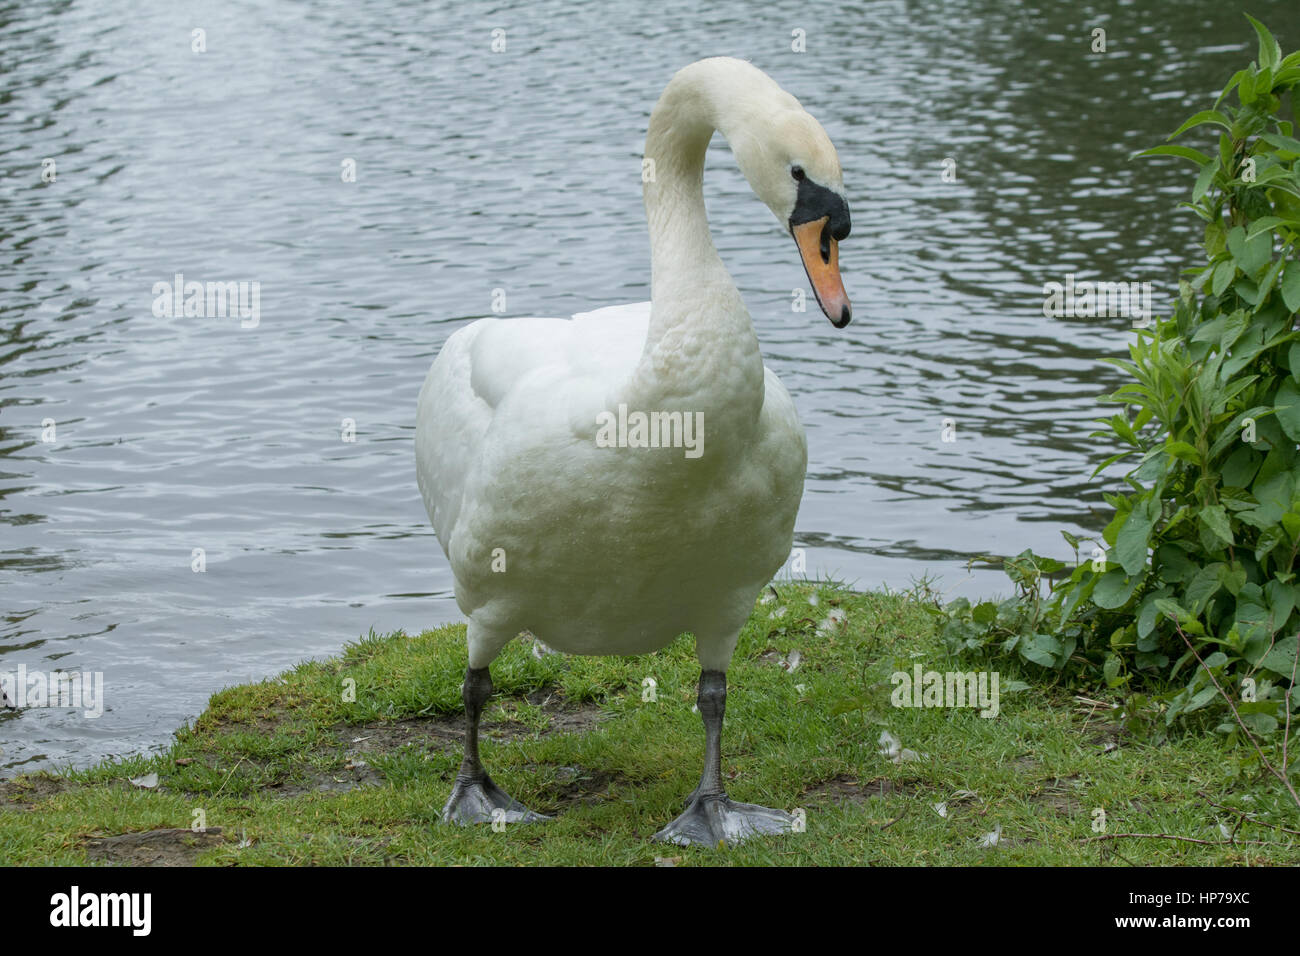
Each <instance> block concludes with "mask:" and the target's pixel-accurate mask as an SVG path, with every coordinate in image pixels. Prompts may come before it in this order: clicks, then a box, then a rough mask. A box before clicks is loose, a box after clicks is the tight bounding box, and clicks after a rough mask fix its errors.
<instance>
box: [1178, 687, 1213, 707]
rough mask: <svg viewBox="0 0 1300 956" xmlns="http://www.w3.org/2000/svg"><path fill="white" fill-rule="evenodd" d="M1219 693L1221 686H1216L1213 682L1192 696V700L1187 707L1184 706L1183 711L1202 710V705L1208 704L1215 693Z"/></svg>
mask: <svg viewBox="0 0 1300 956" xmlns="http://www.w3.org/2000/svg"><path fill="white" fill-rule="evenodd" d="M1218 693H1219V688H1217V687H1215V686H1214V685H1213V684H1211V685H1210V686H1209V687H1206V688H1204V689H1202V690H1201V691H1200V692H1198V693H1197V694H1196V696H1194V697H1193V698H1192V700H1191V702H1190V703H1189V704H1188V705H1187V706H1186V707H1184V708H1183V713H1184V714H1190V713H1191V712H1192V711H1194V710H1200V709H1201V708H1202V707H1204V706H1205V705H1206V704H1208V703H1209V702H1210V701H1212V700H1213V699H1214V697H1215V695H1216V694H1218Z"/></svg>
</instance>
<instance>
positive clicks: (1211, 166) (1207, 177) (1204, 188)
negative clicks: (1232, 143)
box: [1192, 161, 1219, 209]
mask: <svg viewBox="0 0 1300 956" xmlns="http://www.w3.org/2000/svg"><path fill="white" fill-rule="evenodd" d="M1218 171H1219V166H1218V164H1217V163H1215V162H1213V161H1211V162H1208V163H1206V164H1205V165H1204V166H1202V167H1201V171H1200V173H1199V174H1198V175H1197V177H1196V183H1195V184H1194V185H1193V186H1192V202H1200V200H1201V197H1202V196H1204V195H1205V194H1206V193H1207V192H1208V191H1209V189H1210V184H1211V183H1213V182H1214V174H1215V173H1216V172H1218ZM1192 208H1193V209H1195V208H1196V207H1194V206H1193V207H1192Z"/></svg>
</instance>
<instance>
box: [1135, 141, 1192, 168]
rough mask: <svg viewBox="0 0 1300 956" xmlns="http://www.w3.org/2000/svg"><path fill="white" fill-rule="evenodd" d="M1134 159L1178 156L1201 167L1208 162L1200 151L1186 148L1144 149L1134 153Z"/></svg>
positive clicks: (1172, 146)
mask: <svg viewBox="0 0 1300 956" xmlns="http://www.w3.org/2000/svg"><path fill="white" fill-rule="evenodd" d="M1133 156H1134V158H1136V157H1138V156H1180V157H1182V158H1183V159H1190V160H1191V161H1192V162H1194V163H1196V165H1198V166H1203V165H1205V164H1206V163H1208V162H1210V157H1208V156H1206V155H1205V154H1204V153H1202V152H1201V151H1200V150H1196V149H1192V148H1190V147H1188V146H1175V145H1166V146H1152V147H1151V148H1150V149H1144V150H1142V152H1140V153H1134V154H1133Z"/></svg>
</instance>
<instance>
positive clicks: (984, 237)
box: [0, 0, 1300, 772]
mask: <svg viewBox="0 0 1300 956" xmlns="http://www.w3.org/2000/svg"><path fill="white" fill-rule="evenodd" d="M1251 10H1252V12H1253V13H1254V14H1255V15H1256V16H1259V17H1261V18H1263V19H1264V20H1265V21H1266V22H1269V23H1270V24H1271V25H1272V26H1273V28H1274V30H1275V32H1277V33H1278V34H1279V36H1280V39H1281V40H1282V44H1283V46H1284V47H1287V48H1292V47H1295V46H1296V45H1297V44H1298V42H1300V29H1297V27H1300V22H1298V20H1300V17H1298V16H1297V12H1296V10H1295V9H1294V4H1293V3H1281V2H1257V3H1254V4H1253V5H1252V7H1251ZM1094 27H1102V28H1104V29H1105V30H1106V31H1107V46H1108V49H1107V52H1106V53H1105V54H1094V53H1092V52H1091V51H1090V44H1091V42H1092V41H1091V31H1092V30H1093V28H1094ZM195 28H202V29H203V30H204V31H205V38H206V52H195V51H194V50H193V48H192V45H193V38H192V31H193V30H194V29H195ZM498 28H499V29H502V30H504V31H505V35H504V36H505V42H506V48H505V50H504V52H500V53H494V52H493V51H492V49H491V44H492V31H493V30H494V29H498ZM796 29H798V30H803V31H804V32H805V34H806V44H807V49H806V52H803V53H796V52H793V51H792V50H791V41H792V31H793V30H796ZM720 53H723V54H730V55H734V56H742V57H746V58H748V59H751V60H753V61H754V62H755V63H756V64H757V65H758V66H760V67H761V68H763V69H764V70H766V71H767V72H769V73H770V74H771V75H772V76H773V77H774V78H776V79H777V80H778V82H780V83H781V84H782V85H784V86H785V87H786V88H787V89H789V90H790V91H791V92H792V93H794V94H795V95H796V96H798V97H799V98H800V99H801V100H802V101H803V103H804V105H805V106H806V107H808V108H809V109H810V110H811V111H812V112H813V113H814V115H816V116H817V117H818V118H819V119H820V120H821V121H822V123H823V125H824V126H825V127H826V128H827V130H828V132H829V133H830V135H831V137H832V139H833V140H834V141H835V144H836V146H837V148H838V149H839V153H840V158H841V161H842V163H843V166H844V180H845V183H846V186H847V189H848V193H849V197H850V203H851V206H852V209H853V215H854V226H853V235H852V236H851V237H850V239H849V240H848V241H847V242H846V243H845V244H844V245H843V247H842V248H841V265H842V267H843V269H844V274H845V281H846V285H847V287H848V289H849V292H850V294H851V296H852V297H853V299H854V301H855V312H854V315H855V318H854V323H853V324H852V325H851V326H850V327H849V328H848V329H847V330H845V331H843V332H837V331H836V330H834V329H833V328H831V327H830V325H829V324H828V323H827V322H826V321H825V320H824V319H823V318H822V317H821V316H820V315H816V314H814V313H813V312H809V313H805V314H797V313H792V312H791V305H790V303H791V290H792V289H794V288H797V287H801V286H803V285H804V283H805V279H804V277H803V273H802V269H801V267H800V266H799V263H798V261H797V258H796V257H795V254H794V249H793V246H792V244H791V243H790V241H789V238H788V237H787V236H785V235H784V234H782V233H781V231H780V229H779V228H778V227H777V225H776V223H775V222H774V221H773V219H772V217H771V215H770V214H769V213H768V212H767V210H765V209H764V208H762V206H761V205H760V204H759V203H758V202H757V200H755V199H754V198H753V196H752V194H751V193H750V192H749V189H748V186H747V185H746V184H745V182H744V180H743V178H742V177H741V176H740V174H739V172H738V171H737V170H736V168H735V166H734V164H733V162H732V161H731V158H730V155H729V153H728V152H727V150H726V147H725V145H724V144H723V143H722V142H721V140H718V139H715V142H714V146H713V149H712V151H711V153H710V160H709V166H710V168H709V171H708V173H707V175H706V186H705V191H706V197H707V201H708V205H709V212H710V217H711V220H712V223H713V229H714V234H715V241H716V243H717V245H718V247H719V250H720V251H721V253H722V256H723V259H724V261H725V262H726V263H727V265H728V266H729V267H730V269H731V271H732V273H733V275H734V276H735V279H736V281H737V284H738V285H739V287H740V289H741V291H742V292H743V294H744V296H745V298H746V301H747V303H748V304H749V307H750V310H751V312H752V313H753V316H754V321H755V324H756V326H757V327H758V332H759V337H760V339H761V341H762V344H763V349H764V353H765V356H766V360H767V362H768V364H769V365H771V366H772V367H773V368H774V369H775V370H776V371H777V372H778V373H779V374H780V375H781V377H782V378H783V379H784V381H785V383H786V384H787V386H788V387H789V389H790V391H791V392H792V394H793V395H794V397H795V401H796V403H797V404H798V406H799V409H800V413H801V415H802V418H803V421H804V424H805V425H806V427H807V430H808V438H809V459H810V461H809V478H808V483H807V489H806V491H805V495H804V501H803V507H802V511H801V512H800V516H799V524H798V531H797V543H799V544H801V545H803V546H805V547H806V548H807V556H808V557H807V564H808V571H809V573H813V574H821V575H825V574H833V575H835V576H837V577H840V578H844V579H847V580H849V581H852V582H856V583H857V584H858V585H860V586H878V585H880V584H882V583H887V584H889V585H891V586H895V587H905V586H907V585H908V584H909V583H910V582H911V581H912V580H913V579H914V578H918V577H919V576H921V575H922V574H925V573H927V572H929V573H930V574H932V575H936V576H938V578H939V580H940V587H941V588H942V589H944V590H945V591H947V593H949V594H958V593H977V592H993V591H996V590H998V589H1002V588H1003V587H1004V585H1003V582H1002V580H1001V579H1000V578H999V576H997V575H993V574H991V573H983V574H979V573H977V574H976V575H974V576H971V575H970V574H969V573H968V572H967V571H966V568H965V562H966V560H967V559H968V558H969V557H970V556H971V555H974V554H980V553H985V552H995V553H1014V552H1017V551H1019V550H1021V549H1022V548H1024V547H1028V546H1032V547H1034V548H1035V549H1037V550H1040V551H1047V552H1053V553H1060V554H1061V555H1062V556H1065V553H1064V544H1063V542H1062V540H1061V538H1060V536H1059V534H1058V530H1059V529H1061V528H1065V529H1070V530H1073V531H1076V532H1078V531H1084V530H1096V529H1098V528H1099V527H1100V524H1101V523H1102V522H1101V518H1100V512H1099V511H1097V512H1094V510H1093V509H1095V508H1097V506H1098V505H1099V504H1100V503H1101V491H1102V488H1103V487H1105V485H1104V482H1103V480H1102V479H1098V480H1094V481H1090V480H1089V477H1088V476H1089V474H1090V472H1091V470H1092V466H1093V463H1094V462H1095V460H1096V459H1097V455H1098V451H1099V449H1098V447H1097V446H1096V443H1095V441H1093V440H1090V439H1089V438H1088V435H1089V432H1090V431H1092V428H1093V426H1092V424H1091V419H1093V418H1094V417H1096V416H1097V415H1098V414H1100V413H1101V411H1102V408H1101V407H1100V406H1099V405H1098V403H1097V401H1096V398H1097V396H1098V395H1099V394H1101V393H1103V392H1105V391H1107V390H1109V389H1110V388H1113V387H1114V385H1115V384H1116V383H1117V380H1116V379H1115V378H1114V375H1115V373H1114V372H1112V371H1110V370H1108V369H1107V368H1106V367H1105V366H1102V365H1099V364H1098V362H1097V360H1098V358H1100V357H1102V356H1106V355H1113V354H1118V353H1119V352H1120V351H1121V350H1122V349H1123V347H1124V344H1125V341H1126V338H1127V335H1128V333H1126V331H1125V327H1126V325H1127V324H1128V321H1127V320H1126V319H1124V318H1115V319H1086V318H1061V319H1047V318H1044V316H1043V310H1042V304H1043V293H1042V287H1043V284H1044V283H1045V282H1048V281H1063V280H1064V277H1065V275H1066V274H1067V273H1071V272H1073V273H1076V274H1077V275H1078V276H1079V277H1080V278H1081V279H1083V278H1091V279H1105V280H1112V281H1120V280H1123V281H1150V282H1151V283H1152V284H1153V289H1154V294H1155V301H1156V303H1157V307H1158V308H1159V304H1160V303H1161V302H1162V301H1164V300H1166V299H1167V297H1168V295H1169V291H1170V290H1171V289H1172V288H1173V286H1174V284H1175V282H1176V276H1177V270H1178V269H1179V268H1180V267H1181V266H1183V265H1185V264H1187V263H1189V262H1191V261H1192V256H1193V255H1194V254H1195V250H1196V240H1197V230H1196V229H1195V228H1194V225H1193V224H1194V220H1193V219H1191V217H1189V216H1187V215H1186V214H1182V213H1179V212H1178V211H1177V210H1176V209H1175V204H1176V203H1177V201H1178V200H1179V199H1182V198H1186V197H1185V194H1186V192H1187V191H1188V190H1189V188H1190V180H1189V179H1188V176H1187V170H1186V169H1183V168H1180V167H1179V166H1178V164H1177V163H1176V162H1174V161H1163V162H1150V161H1137V162H1135V161H1131V160H1130V159H1129V155H1130V154H1131V153H1132V152H1133V151H1135V150H1137V149H1140V148H1142V147H1145V146H1148V145H1153V144H1154V143H1156V142H1158V141H1160V140H1161V139H1163V137H1164V135H1165V134H1167V133H1168V132H1169V131H1170V130H1172V129H1173V128H1174V127H1175V126H1176V125H1177V124H1178V122H1179V121H1180V120H1181V119H1182V118H1183V116H1184V115H1185V114H1187V113H1189V112H1191V111H1193V110H1195V109H1200V108H1203V107H1204V106H1206V105H1208V103H1207V101H1211V100H1212V99H1213V96H1214V95H1215V94H1216V93H1217V90H1218V88H1219V87H1220V86H1221V85H1222V82H1223V80H1224V79H1225V78H1226V77H1227V76H1228V75H1230V74H1231V73H1232V71H1234V70H1235V69H1237V68H1238V67H1239V66H1241V65H1243V63H1244V62H1245V61H1246V60H1248V59H1249V56H1253V35H1252V34H1251V32H1250V30H1249V28H1248V26H1247V24H1246V23H1245V21H1244V19H1243V18H1242V17H1241V16H1240V13H1239V12H1238V11H1236V10H1235V9H1232V8H1231V5H1229V4H1221V3H1218V2H1215V0H1196V2H1191V0H1188V2H1153V3H1142V4H1137V3H1102V4H1082V5H1075V4H1039V3H1031V4H1029V5H1018V4H999V3H993V2H981V0H959V2H952V3H942V4H940V3H910V2H883V3H861V4H851V3H825V4H799V5H796V6H794V7H791V6H788V5H781V4H762V5H760V4H754V5H744V4H736V3H714V4H697V3H685V2H678V0H668V2H663V3H656V4H643V3H639V2H626V3H605V4H597V3H585V4H584V3H579V4H560V3H554V2H541V3H532V4H528V5H524V6H521V8H520V9H518V10H511V9H509V8H507V7H505V6H496V5H485V4H475V3H469V4H466V3H458V4H439V3H427V2H409V3H399V2H373V3H365V2H346V3H345V2H333V0H330V2H325V0H315V2H285V0H281V2H276V3H254V2H248V0H244V2H225V3H215V2H213V3H201V4H197V3H196V4H186V3H172V2H161V0H158V2H154V0H148V2H139V3H135V4H132V5H130V6H129V7H126V6H123V5H121V4H112V3H108V2H106V0H98V2H96V0H80V2H77V0H74V2H63V3H52V2H34V0H26V2H18V3H3V4H0V104H2V108H0V262H3V276H4V281H3V283H2V284H0V615H2V616H0V670H4V671H14V670H16V668H17V667H18V666H19V665H20V664H22V665H25V666H26V667H27V668H28V669H29V670H40V671H45V672H49V671H52V670H54V669H58V668H62V669H64V670H68V671H101V672H103V674H104V680H105V683H106V689H107V695H108V697H107V703H108V709H107V711H106V713H105V714H104V715H103V716H102V717H101V718H99V719H86V718H84V717H83V716H80V715H79V714H78V713H76V712H73V711H69V710H66V709H45V710H41V709H32V710H28V711H25V712H23V713H22V714H21V716H12V715H10V716H4V717H0V748H2V749H3V752H2V753H0V770H3V771H7V772H14V771H15V770H22V769H32V768H34V767H37V766H43V765H47V764H49V763H67V762H73V763H77V764H84V763H87V762H89V761H91V760H93V759H95V758H98V757H101V756H104V755H107V754H126V753H130V752H134V751H137V750H139V749H142V748H147V747H153V746H158V745H160V744H162V743H164V742H165V741H166V740H167V739H168V737H169V735H170V733H171V731H172V730H173V729H174V728H175V727H176V726H177V725H179V724H180V723H181V722H183V721H184V720H186V719H187V718H190V717H192V716H194V715H195V714H197V713H198V712H199V711H201V710H202V708H203V706H204V704H205V703H206V700H207V698H208V696H209V695H210V694H211V693H212V692H213V691H214V690H216V689H218V688H220V687H222V686H224V685H227V684H231V683H238V682H243V681H246V680H248V679H249V678H261V677H264V676H266V675H269V674H272V673H274V672H276V671H278V670H280V669H283V668H284V667H286V666H288V665H290V664H292V663H293V662H295V661H297V660H300V659H302V658H304V657H310V656H318V655H322V654H326V653H331V652H333V651H335V650H337V649H338V647H339V646H340V645H341V644H342V643H343V642H344V641H346V640H350V639H355V638H356V637H357V636H358V635H359V634H362V633H365V632H366V631H367V630H369V629H370V628H372V627H373V628H375V629H376V630H380V631H382V630H391V629H394V628H397V627H405V628H408V629H420V628H423V627H426V626H429V625H433V624H437V623H441V622H445V621H448V620H452V619H454V618H455V617H456V616H457V611H456V608H455V604H454V602H453V601H452V600H451V578H450V572H449V570H448V568H447V565H446V562H445V560H444V559H443V557H442V554H441V551H440V550H439V549H438V546H437V542H436V540H435V539H434V537H433V534H432V531H431V530H430V529H429V527H428V523H427V519H426V517H425V514H424V510H423V507H422V505H421V503H420V499H419V495H418V492H417V490H416V485H415V476H414V463H413V455H412V443H411V440H412V429H413V423H414V410H415V398H416V394H417V393H418V391H419V387H420V383H421V381H422V379H423V376H424V373H425V371H426V370H427V367H428V365H429V363H430V361H431V360H432V358H433V356H434V355H435V354H436V353H437V350H438V348H439V346H440V345H441V344H442V342H443V341H444V340H445V339H446V337H447V336H448V335H449V334H450V333H451V332H452V331H454V330H455V329H456V328H458V327H460V326H461V325H462V324H463V323H464V322H466V321H467V320H469V319H471V318H473V317H477V316H481V315H485V314H489V313H490V312H491V309H492V295H493V290H494V289H502V290H504V292H505V294H506V311H507V314H510V315H530V314H531V315H569V314H571V313H573V312H578V311H583V310H586V309H590V308H593V307H597V306H600V305H604V304H610V303H615V302H624V301H639V300H644V299H647V298H649V264H648V241H647V236H646V230H645V224H644V219H643V214H642V208H641V196H640V153H641V147H642V143H643V139H644V135H645V125H646V120H647V117H648V115H649V111H650V108H651V106H652V105H653V103H654V100H655V98H656V97H657V95H658V93H659V91H660V90H661V89H662V87H663V85H664V83H665V82H666V81H667V80H668V78H669V76H670V75H671V74H672V72H673V71H674V70H676V69H678V68H679V67H681V66H683V65H685V64H686V63H688V62H690V61H691V60H694V59H697V58H699V57H702V56H708V55H714V54H720ZM1248 53H1249V55H1247V54H1248ZM947 158H951V159H953V160H954V161H955V164H956V167H955V169H956V180H955V182H944V181H943V177H942V175H941V174H942V172H943V163H944V160H945V159H947ZM47 159H52V160H54V163H55V167H54V168H55V172H56V179H55V181H54V182H44V181H42V164H43V161H44V160H47ZM347 160H352V161H354V162H355V164H356V170H357V181H356V182H355V183H346V182H343V181H342V176H341V169H342V164H343V163H344V162H345V161H347ZM177 273H181V274H183V275H184V276H185V277H186V279H187V280H189V279H197V280H200V281H241V280H242V281H248V282H257V283H259V284H260V296H261V298H260V321H259V323H258V324H257V325H256V327H253V328H243V327H241V322H240V320H239V319H238V318H197V317H191V318H185V317H183V316H181V317H177V318H170V317H156V316H155V314H154V310H153V302H154V292H153V288H154V285H155V283H158V282H167V281H172V277H173V276H174V275H175V274H177ZM945 418H951V419H952V420H953V421H954V422H955V425H956V433H955V435H956V441H953V442H944V441H942V440H941V430H942V428H943V420H944V419H945ZM344 419H351V420H353V421H355V423H356V440H355V441H353V442H345V441H343V440H342V436H341V426H342V423H343V421H344ZM47 420H51V421H52V422H53V423H54V431H53V434H50V433H49V429H48V428H47V427H45V426H44V425H43V423H44V422H47ZM45 439H53V440H50V441H47V440H45ZM1112 480H1113V479H1112ZM198 548H201V549H203V552H204V554H205V556H206V571H205V572H204V573H201V574H199V573H195V572H194V571H193V570H192V569H191V566H192V560H193V557H192V556H193V554H194V551H195V549H198Z"/></svg>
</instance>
